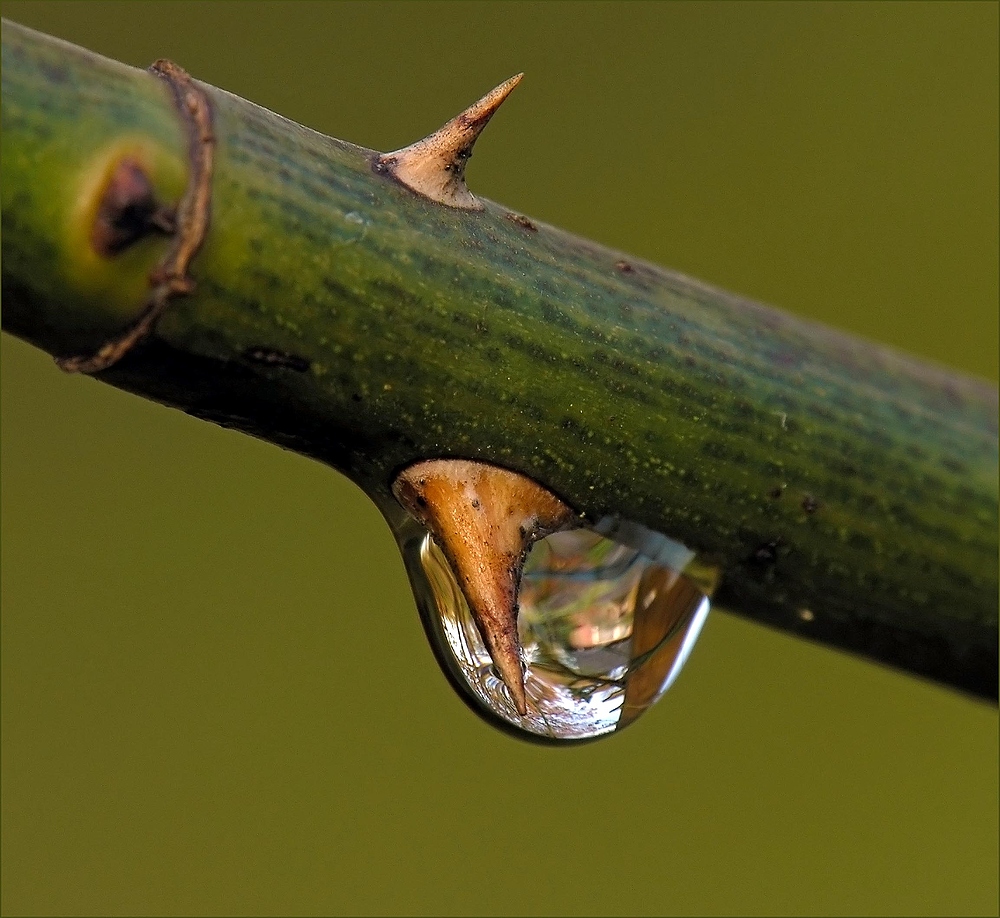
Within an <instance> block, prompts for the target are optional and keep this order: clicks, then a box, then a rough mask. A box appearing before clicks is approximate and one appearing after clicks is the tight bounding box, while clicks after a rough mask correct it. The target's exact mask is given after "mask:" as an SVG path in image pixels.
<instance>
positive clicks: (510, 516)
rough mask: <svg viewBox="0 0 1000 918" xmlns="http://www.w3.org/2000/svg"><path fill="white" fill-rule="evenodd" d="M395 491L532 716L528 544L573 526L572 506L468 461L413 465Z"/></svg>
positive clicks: (519, 703) (514, 476)
mask: <svg viewBox="0 0 1000 918" xmlns="http://www.w3.org/2000/svg"><path fill="white" fill-rule="evenodd" d="M392 490H393V493H394V494H395V495H396V499H397V500H398V501H399V502H400V503H401V504H402V505H403V506H404V507H405V508H406V509H407V510H408V511H409V512H410V514H412V515H413V516H414V517H415V518H416V519H417V520H419V522H420V523H422V524H423V525H424V526H425V527H427V529H428V530H429V531H430V533H431V535H432V536H433V537H434V540H435V541H436V542H437V543H438V545H439V546H440V547H441V550H442V551H443V552H444V555H445V557H446V558H447V559H448V562H449V564H451V568H452V571H453V572H454V573H455V577H456V579H457V580H458V583H459V586H460V587H461V588H462V593H463V594H464V595H465V599H466V601H467V602H468V603H469V611H470V612H471V613H472V617H473V618H474V619H475V622H476V626H477V628H478V629H479V634H480V636H481V637H482V639H483V643H484V644H485V645H486V649H487V650H488V651H489V653H490V657H491V658H492V659H493V665H494V666H496V668H497V671H498V672H499V674H500V678H501V679H503V682H504V685H506V686H507V691H508V692H509V693H510V696H511V699H512V700H513V702H514V706H515V707H516V708H517V710H518V712H519V713H520V714H521V715H522V716H523V715H525V714H527V712H528V704H527V698H526V696H525V691H524V670H523V668H522V664H521V641H520V638H519V637H518V633H517V594H518V588H519V587H520V583H521V569H522V567H523V566H524V559H525V556H526V555H527V553H528V548H529V547H530V546H531V543H532V542H534V541H536V540H537V539H540V538H542V537H543V536H546V535H548V534H550V533H552V532H555V531H556V530H558V529H565V528H566V527H568V526H570V525H571V524H572V522H573V520H574V514H573V511H572V510H571V509H570V508H569V507H567V506H566V504H564V503H563V502H562V501H561V500H559V498H558V497H556V496H555V495H554V494H553V493H552V492H551V491H547V490H546V489H545V488H543V487H542V486H541V485H540V484H537V483H536V482H534V481H532V480H531V479H530V478H526V477H525V476H524V475H519V474H518V473H517V472H511V471H509V470H508V469H502V468H498V467H497V466H493V465H486V464H485V463H482V462H473V461H467V460H463V459H432V460H429V461H427V462H418V463H417V464H416V465H411V466H410V467H409V468H407V469H406V470H405V471H403V472H402V473H401V474H400V475H399V476H398V477H397V478H396V480H395V482H394V483H393V486H392Z"/></svg>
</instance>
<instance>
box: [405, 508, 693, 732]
mask: <svg viewBox="0 0 1000 918" xmlns="http://www.w3.org/2000/svg"><path fill="white" fill-rule="evenodd" d="M597 528H598V529H599V530H600V531H602V532H604V533H605V534H606V535H612V534H613V535H614V536H615V538H614V539H612V538H605V537H603V536H602V535H598V534H597V532H594V531H591V530H589V529H573V530H568V531H563V532H557V533H554V534H553V535H550V536H548V537H547V538H544V539H542V540H540V541H539V542H536V543H535V545H534V546H533V547H532V550H531V552H530V553H529V555H528V558H527V561H526V562H525V565H524V573H523V575H522V578H521V587H520V597H519V602H520V611H519V614H518V631H519V635H520V639H521V644H522V646H523V649H524V664H525V690H526V694H527V699H528V713H527V715H526V716H523V717H522V716H521V715H520V714H518V712H517V710H516V709H515V707H514V704H513V702H512V701H511V699H510V696H509V695H508V693H507V689H506V687H505V686H504V684H503V682H502V680H501V679H500V677H499V675H498V674H497V672H496V670H495V669H494V667H493V663H492V661H491V660H490V655H489V653H488V652H487V650H486V648H485V646H484V644H483V642H482V639H481V638H480V636H479V632H478V630H477V628H476V625H475V622H474V621H473V619H472V616H471V614H470V612H469V607H468V604H467V603H466V601H465V597H464V596H463V595H462V591H461V589H460V587H459V586H458V583H457V582H456V580H455V577H454V575H453V574H452V572H451V569H450V567H449V565H448V562H447V561H446V560H445V557H444V555H443V554H442V552H441V550H440V549H439V548H438V546H437V545H436V544H435V542H434V540H433V539H432V538H431V537H430V535H428V534H427V533H426V531H425V530H423V529H422V528H420V527H419V526H416V525H415V524H414V525H412V527H411V528H410V529H409V530H408V531H407V532H406V533H405V534H404V537H403V538H402V539H401V546H402V549H403V557H404V560H405V562H406V566H407V569H408V571H409V574H410V579H411V582H412V584H413V588H414V593H415V595H416V598H417V603H418V605H419V607H420V612H421V617H422V618H423V621H424V627H425V630H426V631H427V634H428V637H429V638H430V641H431V644H432V646H433V647H434V652H435V655H436V656H437V658H438V661H439V663H441V666H442V668H443V669H444V671H445V673H446V674H447V675H448V677H449V679H450V680H451V682H452V683H453V684H454V685H455V687H456V688H457V689H458V690H459V693H460V694H461V695H462V696H463V698H464V699H465V700H466V701H467V702H468V703H470V704H471V706H472V707H473V709H474V710H476V711H477V713H479V714H481V715H483V716H484V717H486V719H487V720H489V721H491V722H492V723H494V724H497V725H499V726H501V727H503V728H505V729H507V730H510V731H511V732H513V733H515V734H517V735H520V736H522V737H524V738H526V739H538V740H543V741H551V742H560V741H573V740H586V739H593V738H595V737H598V736H603V735H605V734H608V733H613V732H614V731H616V730H621V729H622V728H624V727H626V726H628V724H630V723H632V721H634V720H635V719H636V718H637V717H638V716H639V715H640V714H642V713H643V712H644V711H646V710H648V708H649V707H650V706H651V705H652V704H653V703H654V702H655V701H656V700H657V699H658V698H659V697H660V696H661V695H662V694H663V693H664V692H665V691H666V690H667V689H668V688H669V687H670V685H671V684H672V683H673V681H674V680H675V679H676V678H677V675H678V674H679V673H680V671H681V669H682V668H683V666H684V663H685V661H686V660H687V658H688V656H689V654H690V653H691V648H692V647H693V646H694V643H695V641H696V640H697V638H698V634H699V632H700V631H701V628H702V626H703V625H704V623H705V618H706V617H707V615H708V607H709V603H708V598H707V597H706V595H705V593H704V592H703V591H702V590H701V589H699V587H698V586H697V585H696V584H695V583H694V582H693V581H692V580H691V579H690V578H689V577H688V576H685V575H684V574H682V573H680V571H681V570H683V569H684V567H685V565H686V564H687V563H688V562H689V561H690V560H691V558H692V554H691V552H689V551H687V549H685V548H684V547H683V546H682V545H679V544H678V543H676V542H673V541H671V540H669V539H666V538H664V537H663V536H661V535H659V534H657V533H651V532H649V531H648V530H643V529H640V528H639V527H631V526H628V525H627V524H626V526H624V527H623V526H621V525H620V524H617V523H616V524H614V526H606V527H601V526H598V527H597ZM619 539H622V541H618V540H619ZM626 541H627V542H628V544H626Z"/></svg>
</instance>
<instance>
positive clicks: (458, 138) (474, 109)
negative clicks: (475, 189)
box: [376, 73, 524, 210]
mask: <svg viewBox="0 0 1000 918" xmlns="http://www.w3.org/2000/svg"><path fill="white" fill-rule="evenodd" d="M523 76H524V74H523V73H519V74H517V75H516V76H512V77H511V78H510V79H509V80H505V81H504V82H503V83H501V84H500V85H499V86H497V87H496V89H493V90H491V91H490V92H488V93H487V94H486V95H485V96H483V97H482V98H481V99H480V100H479V101H478V102H474V103H473V104H472V105H470V106H469V107H468V108H467V109H466V110H465V111H464V112H462V114H460V115H457V116H456V117H454V118H452V119H451V121H449V122H448V123H447V124H446V125H445V126H444V127H442V128H439V129H438V130H436V131H435V132H434V133H433V134H431V135H430V136H428V137H425V138H424V139H423V140H418V141H417V142H416V143H414V144H411V145H410V146H408V147H404V148H403V149H402V150H396V151H395V152H394V153H384V154H382V155H381V156H379V157H378V158H377V160H376V168H377V169H378V170H379V171H381V172H388V173H389V174H390V175H392V176H394V177H395V178H396V179H397V180H398V181H399V182H402V183H403V184H404V185H406V187H407V188H409V189H411V190H412V191H415V192H417V194H420V195H423V196H424V197H425V198H430V199H431V200H432V201H437V202H438V203H439V204H444V205H446V206H447V207H457V208H460V209H462V210H482V209H483V205H482V204H480V203H479V201H477V200H476V198H475V197H474V196H473V194H472V192H470V191H469V189H468V188H467V187H466V185H465V164H466V163H467V162H468V160H469V157H470V156H472V147H473V146H474V145H475V143H476V139H477V138H478V137H479V135H480V134H481V133H482V131H483V128H484V127H486V125H487V124H488V123H489V120H490V118H492V117H493V115H494V113H495V112H496V110H497V109H498V108H499V107H500V105H501V103H502V102H503V100H504V99H506V98H507V96H509V95H510V93H511V90H513V88H514V87H515V86H517V84H518V83H520V82H521V77H523Z"/></svg>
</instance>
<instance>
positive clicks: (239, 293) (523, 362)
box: [2, 22, 997, 698]
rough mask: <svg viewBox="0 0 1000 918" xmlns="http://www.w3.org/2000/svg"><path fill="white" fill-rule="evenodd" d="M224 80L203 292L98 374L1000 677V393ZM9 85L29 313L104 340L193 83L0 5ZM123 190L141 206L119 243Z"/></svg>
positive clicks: (171, 240)
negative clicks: (467, 182)
mask: <svg viewBox="0 0 1000 918" xmlns="http://www.w3.org/2000/svg"><path fill="white" fill-rule="evenodd" d="M198 85H199V86H200V88H201V90H202V91H203V92H204V94H205V97H206V99H207V100H208V103H209V105H210V108H211V117H212V132H213V134H214V143H215V163H214V172H213V175H212V178H211V189H210V192H211V223H210V226H209V229H208V233H207V236H206V238H205V241H204V244H203V246H202V247H201V250H200V251H199V252H198V254H197V255H196V256H195V257H194V260H193V262H192V263H191V265H190V269H189V272H188V273H189V275H190V277H191V279H192V281H193V287H192V288H191V289H190V291H187V290H180V291H178V293H179V295H176V296H173V297H172V298H171V300H170V303H169V305H168V307H167V308H166V309H165V311H163V314H162V317H161V318H160V319H159V321H158V324H157V325H156V327H155V332H154V333H153V334H152V335H150V336H149V337H148V338H147V339H146V340H144V341H143V342H141V343H140V345H139V346H137V347H135V348H133V349H131V350H130V351H129V352H128V353H126V354H125V356H124V357H123V358H122V359H121V360H120V361H119V362H118V363H116V364H114V365H113V366H111V367H110V368H109V369H106V370H103V371H101V372H100V373H99V374H98V376H99V378H101V379H103V380H105V381H107V382H109V383H111V384H112V385H115V386H118V387H120V388H123V389H127V390H129V391H132V392H136V393H139V394H141V395H144V396H146V397H149V398H153V399H156V400H158V401H161V402H165V403H167V404H170V405H174V406H177V407H180V408H182V409H183V410H185V411H187V412H189V413H191V414H194V415H196V416H199V417H202V418H205V419H207V420H211V421H214V422H216V423H220V424H224V425H226V426H229V427H236V428H239V429H241V430H244V431H246V432H248V433H251V434H253V435H255V436H259V437H263V438H265V439H267V440H270V441H272V442H275V443H278V444H281V445H282V446H286V447H289V448H291V449H294V450H297V451H298V452H301V453H304V454H307V455H309V456H313V457H315V458H316V459H319V460H320V461H322V462H325V463H327V464H329V465H331V466H333V467H334V468H337V469H339V470H340V471H342V472H343V473H344V474H346V475H348V476H349V477H350V478H352V479H353V480H354V481H356V482H357V483H358V484H359V485H360V486H361V487H362V488H363V489H364V490H365V491H366V492H367V493H368V494H369V495H370V496H371V497H372V499H373V500H374V501H375V503H376V504H377V505H378V506H379V508H380V509H381V510H382V512H383V513H384V514H385V515H386V517H387V519H388V520H389V521H390V524H392V525H398V524H399V522H400V519H401V513H402V511H401V509H400V507H399V506H398V504H397V503H396V502H395V500H394V499H393V497H392V494H391V490H390V486H391V483H392V481H393V480H394V478H395V476H396V475H397V474H398V473H399V472H400V471H401V470H402V469H403V468H405V467H406V466H408V465H410V464H411V463H413V462H415V461H418V460H422V459H427V458H435V457H459V458H469V459H478V460H482V461H486V462H491V463H495V464H498V465H502V466H506V467H509V468H511V469H514V470H516V471H519V472H522V473H524V474H526V475H528V476H530V477H531V478H533V479H535V480H537V481H538V482H540V483H541V484H543V485H544V486H545V487H546V488H548V489H550V490H551V491H553V492H555V493H556V494H558V495H559V496H560V497H561V498H562V499H563V500H564V501H565V502H566V503H568V504H569V505H570V506H571V507H572V508H573V509H574V510H575V511H577V512H578V513H580V514H582V515H583V516H585V517H586V518H587V519H588V520H591V521H597V520H599V519H601V518H602V517H605V516H609V515H618V516H621V517H623V518H625V519H628V520H632V521H635V522H638V523H640V524H642V525H645V526H647V527H649V528H652V529H655V530H657V531H661V532H664V533H666V534H667V535H669V536H671V537H672V538H674V539H677V540H679V541H682V542H684V543H685V544H686V545H688V546H689V547H691V548H692V549H694V550H695V551H696V552H698V554H699V558H700V560H701V562H702V563H704V564H706V565H711V566H713V567H716V568H717V569H718V570H719V572H720V580H719V585H718V589H717V592H716V604H717V605H719V606H721V607H723V608H725V609H727V610H729V611H732V612H735V613H738V614H741V615H744V616H748V617H751V618H753V619H755V620H757V621H760V622H764V623H766V624H769V625H772V626H775V627H778V628H780V629H783V630H785V631H789V632H793V633H795V634H798V635H802V636H805V637H808V638H811V639H813V640H816V641H820V642H822V643H825V644H828V645H831V646H837V647H841V648H845V649H847V650H850V651H853V652H855V653H859V654H862V655H865V656H867V657H869V658H871V659H874V660H877V661H879V662H882V663H887V664H890V665H894V666H897V667H901V668H903V669H905V670H908V671H910V672H913V673H916V674H919V675H923V676H926V677H929V678H932V679H935V680H938V681H941V682H943V683H947V684H949V685H952V686H954V687H957V688H960V689H963V690H965V691H968V692H972V693H974V694H977V695H980V696H983V697H987V698H996V694H997V394H996V390H995V389H994V388H993V387H991V386H989V385H987V384H985V383H983V382H980V381H977V380H971V379H968V378H966V377H962V376H959V375H956V374H952V373H949V372H946V371H943V370H940V369H937V368H934V367H930V366H927V365H925V364H922V363H920V362H918V361H916V360H913V359H910V358H907V357H904V356H901V355H899V354H896V353H894V352H891V351H889V350H887V349H885V348H882V347H879V346H876V345H873V344H870V343H868V342H863V341H859V340H857V339H854V338H851V337H848V336H846V335H843V334H840V333H837V332H835V331H832V330H830V329H827V328H824V327H821V326H818V325H815V324H812V323H808V322H804V321H802V320H798V319H795V318H793V317H791V316H788V315H785V314H782V313H779V312H776V311H774V310H771V309H768V308H766V307H763V306H760V305H758V304H755V303H751V302H748V301H747V300H744V299H741V298H739V297H736V296H733V295H731V294H728V293H725V292H722V291H719V290H716V289H713V288H711V287H708V286H706V285H704V284H701V283H699V282H697V281H693V280H691V279H689V278H685V277H682V276H680V275H677V274H674V273H671V272H668V271H665V270H663V269H660V268H657V267H654V266H652V265H649V264H645V263H642V262H639V261H636V260H634V259H631V258H629V257H628V256H626V255H623V254H622V253H619V252H614V251H611V250H608V249H605V248H603V247H601V246H598V245H596V244H594V243H590V242H587V241H585V240H582V239H578V238H576V237H573V236H570V235H568V234H566V233H563V232H561V231H559V230H556V229H554V228H551V227H548V226H545V225H543V224H541V223H538V222H536V221H533V220H531V219H528V218H526V217H524V216H523V215H520V214H515V213H512V212H510V211H509V210H507V209H506V208H503V207H501V206H499V205H496V204H492V203H490V202H483V204H484V205H485V206H484V209H482V210H459V209H455V208H451V207H447V206H444V205H442V204H437V203H435V202H433V201H430V200H427V199H426V198H423V197H421V196H420V195H418V194H415V193H413V192H412V191H410V190H409V189H407V188H406V187H403V186H402V185H401V184H400V183H399V182H398V181H396V180H395V179H394V178H393V177H392V176H391V175H389V174H385V173H384V172H383V171H380V170H379V169H378V168H377V162H378V161H377V159H376V154H373V153H372V152H371V151H368V150H363V149H360V148H358V147H355V146H352V145H350V144H347V143H343V142H341V141H338V140H334V139H331V138H328V137H325V136H322V135H320V134H317V133H314V132H312V131H310V130H308V129H306V128H303V127H300V126H299V125H296V124H294V123H292V122H289V121H287V120H285V119H283V118H281V117H279V116H277V115H274V114H272V113H270V112H268V111H265V110H263V109H261V108H259V107H257V106H255V105H253V104H251V103H249V102H246V101H244V100H242V99H239V98H237V97H235V96H232V95H230V94H228V93H225V92H223V91H221V90H217V89H214V88H212V87H210V86H204V85H202V84H198ZM2 101H3V110H2V118H3V132H2V156H3V182H2V215H3V249H2V256H3V328H4V329H5V330H7V331H9V332H11V333H12V334H15V335H18V336H19V337H21V338H24V339H26V340H28V341H30V342H32V343H33V344H35V345H37V346H38V347H40V348H42V349H44V350H46V351H48V352H49V353H51V354H53V355H55V356H57V357H60V358H73V357H77V356H79V355H81V354H90V353H94V352H95V351H97V350H98V349H99V348H101V346H102V345H105V344H106V343H107V342H108V341H109V340H110V339H113V338H114V337H115V336H117V335H120V334H121V332H122V330H123V329H125V328H127V327H128V326H129V325H130V324H132V323H134V322H135V321H136V318H137V316H138V315H139V314H140V312H141V310H142V306H143V304H144V303H145V302H146V301H147V298H148V297H149V295H150V274H151V273H152V272H155V270H156V269H157V267H158V266H159V265H161V264H162V263H163V260H164V258H165V257H166V255H167V253H168V252H169V251H170V247H171V245H172V244H175V243H176V241H177V234H178V233H179V232H181V230H180V229H179V228H173V230H172V231H170V232H167V233H166V234H165V233H164V229H165V228H166V230H170V226H169V223H167V222H164V219H162V215H163V213H164V208H165V207H166V208H167V209H169V208H175V209H176V204H177V202H178V201H180V200H181V199H182V198H183V196H184V194H185V191H186V189H188V188H189V185H190V182H189V179H190V171H189V167H190V163H191V158H190V144H189V140H190V138H189V136H188V134H187V133H186V130H185V125H184V123H183V120H182V119H181V118H180V117H179V115H178V108H177V104H176V99H175V97H174V95H173V94H172V92H171V90H170V87H169V86H167V85H166V84H165V83H164V82H163V81H162V80H160V79H158V78H157V77H156V76H154V75H151V74H149V73H146V72H143V71H139V70H135V69H133V68H129V67H126V66H124V65H121V64H118V63H115V62H112V61H109V60H106V59H103V58H101V57H98V56H96V55H93V54H91V53H89V52H86V51H84V50H82V49H79V48H76V47H74V46H72V45H68V44H66V43H64V42H60V41H58V40H55V39H52V38H49V37H47V36H44V35H41V34H39V33H36V32H32V31H30V30H28V29H24V28H22V27H19V26H16V25H14V24H11V23H6V22H5V23H4V29H3V99H2ZM123 163H124V164H126V165H123ZM143 177H145V178H146V179H148V182H149V187H148V188H145V187H144V186H143ZM112 192H113V193H112ZM116 194H121V195H124V198H125V199H127V200H128V201H130V202H131V205H134V206H133V208H132V210H128V208H126V209H125V211H122V210H121V209H119V212H117V216H116V217H115V219H114V221H112V222H113V223H114V226H113V230H114V232H113V233H112V238H113V240H114V245H111V246H110V248H109V247H108V246H107V245H105V244H104V243H101V244H98V241H95V240H100V239H104V238H106V237H102V236H101V234H100V232H98V230H97V229H95V227H98V226H99V225H104V224H101V220H102V217H101V214H102V206H103V207H105V209H106V207H107V205H108V201H109V200H111V199H115V200H117V199H116V198H115V195H116ZM131 205H130V206H131ZM123 213H125V216H127V217H128V220H126V221H124V222H123V218H122V214H123ZM152 214H159V215H160V216H161V219H160V225H159V227H158V230H157V231H156V232H154V231H153V227H152V217H151V216H150V215H152ZM144 215H145V216H144ZM105 216H106V215H105ZM143 220H146V221H147V222H146V223H143ZM129 221H132V222H129ZM105 223H106V221H105ZM104 229H105V230H107V226H106V225H104ZM147 230H148V231H147ZM95 233H96V234H97V235H95ZM115 234H118V235H115ZM122 234H124V235H123V236H122ZM119 237H121V238H119ZM122 239H124V244H120V243H121V242H122ZM7 397H9V398H17V397H20V396H19V394H18V393H7Z"/></svg>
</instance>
